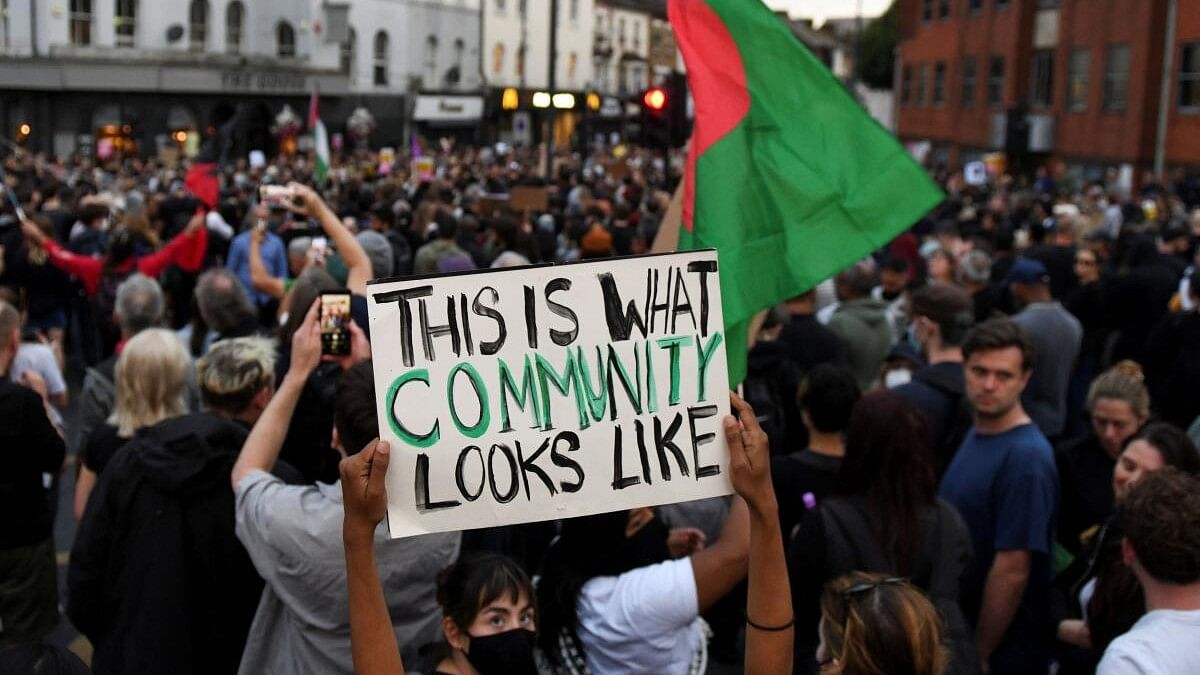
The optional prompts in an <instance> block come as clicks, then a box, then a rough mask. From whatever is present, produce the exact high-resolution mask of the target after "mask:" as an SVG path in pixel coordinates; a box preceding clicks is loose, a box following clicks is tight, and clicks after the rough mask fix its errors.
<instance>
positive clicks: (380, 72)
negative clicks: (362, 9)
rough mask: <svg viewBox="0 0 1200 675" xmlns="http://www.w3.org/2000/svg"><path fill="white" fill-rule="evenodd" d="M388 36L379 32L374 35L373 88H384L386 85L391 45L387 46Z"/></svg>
mask: <svg viewBox="0 0 1200 675" xmlns="http://www.w3.org/2000/svg"><path fill="white" fill-rule="evenodd" d="M389 43H390V41H389V40H388V34H387V33H386V32H384V31H379V32H378V33H376V34H375V52H374V54H375V68H374V78H373V81H374V82H375V86H377V87H386V86H387V83H388V61H389V60H391V59H390V58H389V55H390V54H391V51H392V50H391V45H390V44H389Z"/></svg>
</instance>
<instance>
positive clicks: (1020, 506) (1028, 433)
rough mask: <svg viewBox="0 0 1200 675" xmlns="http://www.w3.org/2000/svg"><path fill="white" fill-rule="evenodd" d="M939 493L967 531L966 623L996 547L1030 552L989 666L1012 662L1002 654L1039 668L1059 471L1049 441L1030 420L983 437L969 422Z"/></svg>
mask: <svg viewBox="0 0 1200 675" xmlns="http://www.w3.org/2000/svg"><path fill="white" fill-rule="evenodd" d="M940 492H941V496H942V498H944V499H945V500H946V501H948V502H950V504H952V505H953V506H954V508H956V509H958V512H959V514H961V515H962V517H963V520H964V521H965V522H966V524H967V529H968V530H970V532H971V540H972V543H973V544H974V548H975V559H974V560H973V561H972V563H971V567H970V568H969V569H968V571H967V575H966V579H965V580H964V585H963V594H962V609H963V613H964V614H966V616H967V619H968V620H969V621H971V622H972V623H973V624H974V623H975V622H976V621H977V620H978V617H979V609H980V605H981V603H982V596H983V587H984V583H985V582H986V581H987V575H988V571H989V570H991V568H992V562H993V561H994V560H995V557H996V552H997V551H1030V552H1031V553H1032V554H1033V555H1032V562H1031V568H1030V573H1029V583H1028V584H1027V585H1026V587H1025V594H1024V596H1023V597H1022V598H1021V605H1020V607H1018V609H1017V613H1016V615H1015V616H1014V617H1013V620H1012V623H1011V624H1009V629H1008V632H1007V633H1005V636H1004V639H1003V640H1002V641H1001V643H1000V646H999V647H998V648H997V650H996V651H997V653H996V654H995V655H994V656H993V666H995V665H996V660H997V659H1003V660H1005V661H1006V662H1007V663H1008V664H1013V661H1011V660H1009V659H1010V658H1017V659H1019V660H1021V661H1023V662H1024V664H1025V665H1026V666H1028V667H1029V668H1031V669H1036V668H1044V667H1045V663H1044V661H1045V659H1046V657H1047V654H1046V653H1045V652H1044V649H1042V648H1039V647H1044V640H1042V635H1041V634H1042V633H1043V632H1044V631H1043V630H1042V628H1043V624H1044V622H1045V621H1046V614H1047V612H1048V611H1049V606H1048V604H1047V601H1046V598H1047V597H1048V595H1049V590H1050V584H1051V580H1052V578H1053V569H1052V566H1053V556H1052V555H1051V553H1052V552H1053V550H1054V522H1055V517H1056V511H1057V509H1058V470H1057V469H1056V468H1055V464H1054V451H1053V449H1052V448H1051V447H1050V443H1049V442H1048V441H1047V440H1046V437H1045V436H1043V435H1042V432H1041V431H1040V430H1039V429H1038V427H1037V425H1035V424H1033V423H1027V424H1023V425H1021V426H1018V427H1015V428H1013V429H1009V430H1008V431H1005V432H1003V433H999V434H986V435H985V434H980V433H978V432H977V431H976V430H975V428H974V427H972V428H971V430H970V431H969V432H967V437H966V438H965V439H963V443H962V446H961V447H960V448H959V450H958V453H957V454H956V455H955V456H954V460H953V461H952V462H951V463H950V467H949V468H948V469H947V470H946V475H945V477H944V478H943V479H942V485H941V490H940ZM1006 652H1007V653H1006ZM1013 652H1019V653H1020V655H1019V656H1017V655H1016V654H1014V653H1013ZM1029 672H1033V671H1032V670H1030V671H1029ZM1038 672H1042V671H1038Z"/></svg>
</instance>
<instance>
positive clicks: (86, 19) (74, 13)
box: [70, 0, 92, 45]
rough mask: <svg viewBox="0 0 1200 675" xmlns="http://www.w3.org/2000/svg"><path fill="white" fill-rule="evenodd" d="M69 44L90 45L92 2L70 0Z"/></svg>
mask: <svg viewBox="0 0 1200 675" xmlns="http://www.w3.org/2000/svg"><path fill="white" fill-rule="evenodd" d="M70 24H71V25H70V31H71V44H73V45H90V44H92V0H71V16H70Z"/></svg>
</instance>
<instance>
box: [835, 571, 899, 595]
mask: <svg viewBox="0 0 1200 675" xmlns="http://www.w3.org/2000/svg"><path fill="white" fill-rule="evenodd" d="M907 583H908V579H905V578H903V577H888V578H886V579H880V580H879V581H864V582H863V583H861V584H854V585H853V586H851V587H850V588H844V589H842V590H841V591H840V592H839V594H840V595H841V596H842V599H843V600H849V599H850V598H853V597H855V596H858V595H862V594H863V593H866V592H868V591H873V590H875V589H876V588H879V587H880V586H893V585H897V584H907Z"/></svg>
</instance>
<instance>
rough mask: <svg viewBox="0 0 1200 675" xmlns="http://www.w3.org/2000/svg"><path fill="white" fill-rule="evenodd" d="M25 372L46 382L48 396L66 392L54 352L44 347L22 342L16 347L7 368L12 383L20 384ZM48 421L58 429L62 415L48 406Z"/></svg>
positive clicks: (65, 385) (64, 382)
mask: <svg viewBox="0 0 1200 675" xmlns="http://www.w3.org/2000/svg"><path fill="white" fill-rule="evenodd" d="M27 370H32V371H33V372H35V373H37V374H38V375H41V376H42V379H43V380H45V381H46V393H47V394H49V395H50V396H58V395H59V394H62V393H63V392H65V391H66V390H67V383H66V381H65V380H64V379H63V375H62V371H61V370H59V369H58V360H57V359H55V358H54V351H53V350H51V349H50V348H49V347H47V346H46V345H41V344H35V343H32V342H22V343H21V344H20V346H18V347H17V356H16V358H14V359H13V362H12V366H11V367H9V376H10V377H11V378H12V381H13V382H20V380H21V375H22V374H24V373H25V371H27ZM50 421H51V422H52V423H53V424H54V425H55V426H60V427H61V426H62V423H63V418H62V413H60V412H59V411H58V409H57V408H55V407H54V406H50Z"/></svg>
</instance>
